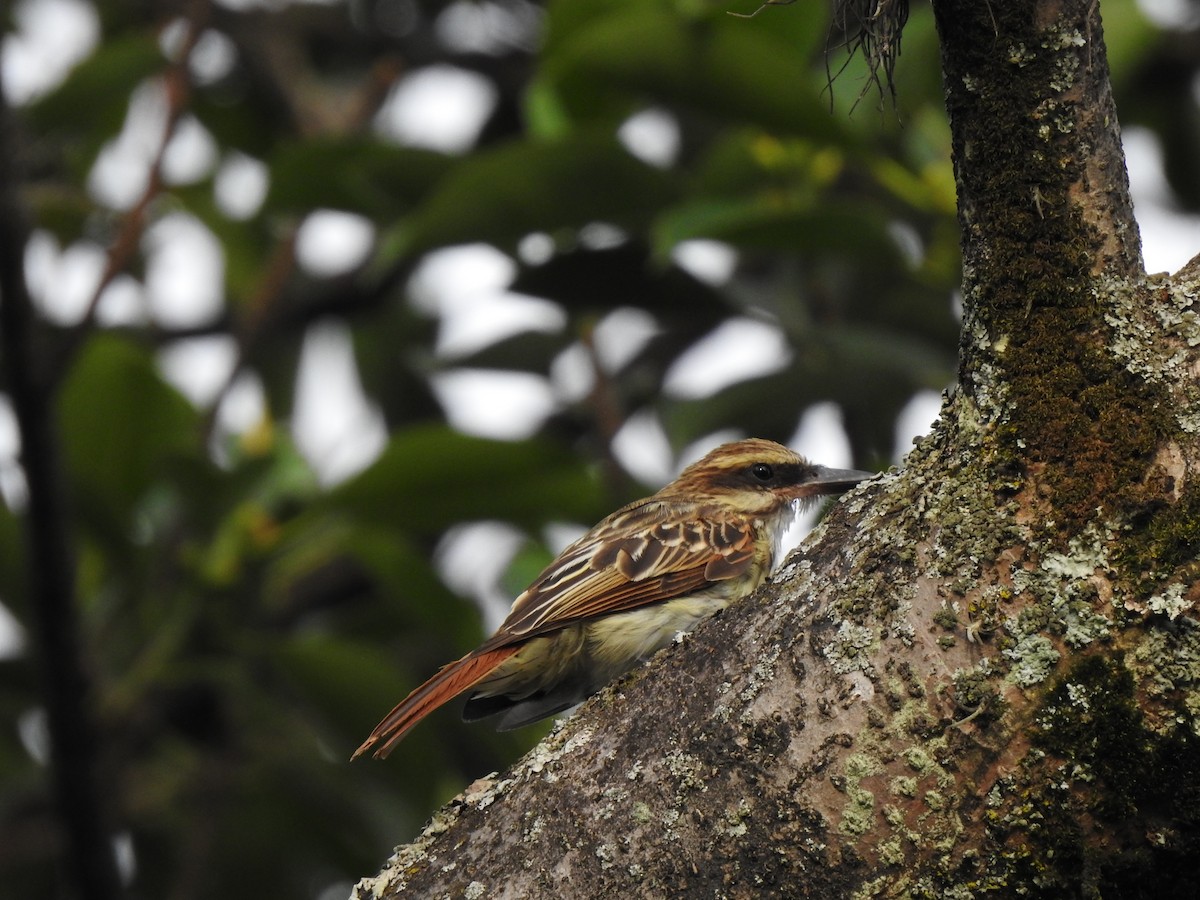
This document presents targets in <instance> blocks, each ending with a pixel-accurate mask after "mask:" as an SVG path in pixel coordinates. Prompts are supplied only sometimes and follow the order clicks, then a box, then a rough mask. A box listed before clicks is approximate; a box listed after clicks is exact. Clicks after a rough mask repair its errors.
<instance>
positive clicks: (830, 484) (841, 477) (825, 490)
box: [801, 466, 875, 497]
mask: <svg viewBox="0 0 1200 900" xmlns="http://www.w3.org/2000/svg"><path fill="white" fill-rule="evenodd" d="M814 468H815V469H816V472H815V474H814V475H813V477H812V478H806V479H805V480H804V484H802V485H801V488H802V489H803V493H802V494H801V496H804V497H816V496H818V495H819V494H840V493H841V492H842V491H848V490H850V488H852V487H854V486H855V485H856V484H858V483H859V482H860V481H866V480H867V479H868V478H871V477H873V476H874V475H875V473H874V472H862V471H860V470H858V469H830V468H828V467H827V466H815V467H814Z"/></svg>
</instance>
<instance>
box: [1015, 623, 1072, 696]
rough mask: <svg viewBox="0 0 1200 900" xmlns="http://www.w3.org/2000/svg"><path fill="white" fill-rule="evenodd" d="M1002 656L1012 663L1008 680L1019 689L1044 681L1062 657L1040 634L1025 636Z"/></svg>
mask: <svg viewBox="0 0 1200 900" xmlns="http://www.w3.org/2000/svg"><path fill="white" fill-rule="evenodd" d="M1004 655H1005V656H1006V657H1008V658H1009V659H1011V660H1012V662H1013V665H1012V668H1011V669H1010V670H1009V672H1008V676H1007V677H1008V680H1009V681H1011V682H1013V684H1018V685H1020V686H1021V687H1032V686H1033V685H1035V684H1037V683H1038V682H1041V681H1045V680H1046V679H1047V678H1048V677H1049V676H1050V673H1051V672H1052V671H1054V667H1055V666H1056V665H1058V661H1059V659H1060V658H1061V657H1062V654H1061V653H1059V652H1058V651H1057V650H1056V649H1054V643H1053V642H1052V641H1051V640H1050V639H1049V638H1048V637H1046V636H1045V635H1041V634H1028V635H1025V636H1024V637H1022V638H1021V639H1020V640H1019V641H1017V645H1016V646H1015V647H1010V648H1009V649H1007V650H1005V651H1004Z"/></svg>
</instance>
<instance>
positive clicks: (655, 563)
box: [354, 499, 755, 759]
mask: <svg viewBox="0 0 1200 900" xmlns="http://www.w3.org/2000/svg"><path fill="white" fill-rule="evenodd" d="M714 523H718V524H714ZM630 535H637V537H630ZM754 555H755V545H754V532H753V525H752V524H751V522H750V521H749V520H729V519H728V518H727V517H723V516H720V515H718V514H716V513H715V512H714V511H713V510H711V509H706V508H704V507H702V506H700V505H695V506H693V507H688V508H685V509H683V510H681V509H680V507H679V504H678V503H674V504H664V503H661V502H659V501H655V500H653V499H651V500H647V501H642V502H640V503H636V504H632V505H630V506H627V507H625V508H624V509H621V510H618V511H617V512H615V513H614V514H613V515H611V516H609V517H608V518H607V519H605V520H604V521H602V522H601V523H600V524H599V525H597V526H596V527H595V528H593V529H592V530H591V531H589V532H588V533H587V534H586V535H584V536H583V537H582V538H580V539H579V540H578V541H576V542H575V543H574V544H572V545H571V546H570V547H568V548H567V549H566V550H564V551H563V552H562V554H561V555H560V556H559V557H558V559H556V560H555V561H554V562H553V563H552V564H551V565H550V566H549V568H547V569H546V570H545V571H544V572H543V573H542V574H541V575H540V576H538V578H537V580H536V581H534V583H533V584H532V585H530V587H529V588H528V590H526V591H525V592H524V593H523V594H521V596H520V597H518V598H517V599H516V601H515V602H514V603H513V607H512V611H511V612H510V613H509V614H508V618H507V619H505V621H504V623H503V624H502V625H501V626H500V628H499V629H498V630H497V631H496V633H495V634H494V635H493V636H492V637H491V638H489V639H488V640H487V641H485V642H484V643H483V645H482V646H481V647H479V649H478V650H475V651H474V652H472V653H469V654H467V655H466V656H464V657H463V658H462V659H460V660H457V661H456V662H452V663H450V664H449V665H448V666H445V667H443V668H442V669H441V670H440V671H439V672H438V673H437V674H436V675H434V676H433V677H432V678H430V679H429V680H428V681H426V682H425V683H424V684H422V685H421V686H420V687H419V688H417V689H416V690H415V691H413V692H412V693H411V694H409V695H408V696H407V697H405V698H404V699H403V700H401V701H400V702H399V703H398V704H397V705H396V706H395V708H394V709H393V710H392V711H391V712H390V713H388V714H387V716H385V717H384V719H383V721H382V722H380V723H379V724H378V725H376V726H375V730H374V731H372V732H371V735H370V737H368V738H367V739H366V740H365V741H363V743H362V746H361V747H359V748H358V749H357V750H356V751H355V752H354V756H355V757H358V756H361V755H362V754H363V753H366V752H367V751H369V750H371V749H372V748H374V755H375V756H376V757H377V758H380V759H382V758H383V757H385V756H387V755H388V754H389V753H390V752H391V751H392V748H393V747H395V746H396V744H397V743H398V742H399V741H400V739H401V738H403V737H404V735H405V734H406V733H407V732H408V731H409V729H411V728H412V727H413V726H414V725H416V724H417V723H418V722H419V721H421V719H423V718H424V717H425V716H427V715H429V713H431V712H433V711H434V710H435V709H437V708H438V707H439V706H441V705H443V704H444V703H447V702H448V701H450V700H452V699H454V698H455V697H456V696H458V695H459V694H461V693H462V692H463V691H466V690H468V689H470V688H471V687H473V686H474V685H476V684H478V683H479V682H481V681H483V680H484V679H485V678H487V676H488V675H490V674H491V673H492V672H493V671H495V669H496V667H497V666H499V665H500V664H501V663H503V662H504V661H505V660H506V659H508V658H509V657H510V656H512V655H513V654H515V653H516V652H517V651H518V650H520V649H521V647H522V646H523V645H524V644H525V643H526V642H527V641H528V640H529V639H530V638H533V637H536V636H537V635H540V634H545V633H547V632H550V631H556V630H558V629H560V628H562V627H564V626H566V625H569V624H571V623H572V622H577V621H579V620H581V619H588V618H593V617H595V616H601V615H609V614H612V613H616V612H623V611H626V610H630V609H635V608H637V607H639V606H645V605H648V604H651V603H660V602H662V601H664V600H670V599H672V598H674V597H680V596H683V595H684V594H691V593H694V592H695V591H698V590H701V589H702V588H704V587H705V586H706V585H709V584H712V583H713V582H717V581H723V580H726V579H731V578H736V577H738V576H739V575H741V574H743V573H744V572H745V571H746V569H747V568H749V567H750V566H751V565H753V563H754ZM377 745H378V746H377Z"/></svg>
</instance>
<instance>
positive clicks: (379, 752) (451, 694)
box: [350, 644, 521, 759]
mask: <svg viewBox="0 0 1200 900" xmlns="http://www.w3.org/2000/svg"><path fill="white" fill-rule="evenodd" d="M519 649H521V648H520V645H519V644H510V645H508V646H505V647H497V648H493V649H489V650H485V649H484V648H483V647H481V648H480V649H479V650H476V651H474V652H473V653H468V654H467V655H466V656H464V657H463V658H462V659H459V660H455V661H454V662H452V663H450V664H449V665H446V666H442V668H441V669H439V670H438V672H437V674H436V675H434V676H433V677H432V678H430V679H429V680H428V681H426V682H425V683H424V684H423V685H421V686H420V687H419V688H417V689H416V690H415V691H413V692H412V693H411V694H409V695H408V696H407V697H405V698H404V699H403V700H401V701H400V702H399V703H397V704H396V705H395V707H394V708H393V709H392V711H391V712H390V713H388V714H387V715H386V716H384V718H383V721H382V722H380V723H379V724H378V725H376V726H375V730H374V731H372V732H371V734H370V736H369V737H368V738H367V739H366V740H365V741H363V742H362V746H360V747H359V748H358V749H357V750H355V751H354V755H353V756H352V757H350V758H351V759H356V758H357V757H359V756H362V755H363V754H364V753H366V752H367V751H368V750H370V749H371V748H372V747H374V746H375V745H376V744H378V743H379V742H380V741H382V742H383V743H382V744H381V745H380V746H379V747H378V748H376V750H375V754H374V755H375V758H376V759H383V758H385V757H386V756H387V755H388V754H389V753H391V752H392V748H393V747H395V746H396V744H398V743H399V742H400V739H401V738H403V737H404V735H405V734H407V733H408V730H409V729H410V728H412V727H413V726H414V725H416V724H417V723H418V722H420V721H421V720H422V719H423V718H425V717H426V716H427V715H429V714H430V713H431V712H433V711H434V710H435V709H437V708H438V707H439V706H441V705H442V704H444V703H448V702H449V701H451V700H453V699H454V698H455V697H457V696H458V695H459V694H461V693H462V692H463V691H465V690H467V689H468V688H470V687H472V686H474V685H476V684H478V683H479V682H480V681H482V680H483V679H484V678H486V677H487V676H488V675H490V674H491V673H492V672H493V671H495V669H496V667H497V666H498V665H500V663H502V662H504V661H505V660H506V659H508V658H509V657H510V656H512V655H513V654H514V653H516V652H517V651H518V650H519Z"/></svg>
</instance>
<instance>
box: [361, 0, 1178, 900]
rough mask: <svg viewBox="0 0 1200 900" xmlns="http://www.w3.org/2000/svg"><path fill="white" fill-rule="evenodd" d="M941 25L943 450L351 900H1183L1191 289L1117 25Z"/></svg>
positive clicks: (1032, 2)
mask: <svg viewBox="0 0 1200 900" xmlns="http://www.w3.org/2000/svg"><path fill="white" fill-rule="evenodd" d="M933 5H934V10H935V15H936V17H937V23H938V28H939V32H940V35H941V38H942V46H943V51H942V63H943V70H944V76H945V84H946V101H947V108H948V110H949V114H950V122H951V126H952V131H953V149H954V164H955V173H956V178H957V183H958V191H959V218H960V222H961V226H962V234H963V251H964V252H963V262H964V266H963V269H964V272H963V306H964V322H963V335H962V342H961V367H960V376H959V385H958V389H957V390H956V391H955V392H954V393H953V394H952V395H951V396H949V397H948V398H947V401H946V403H945V404H944V408H943V411H942V415H941V418H940V420H939V422H938V424H937V425H936V427H935V428H934V430H933V433H932V434H931V435H930V436H929V437H927V438H925V439H924V440H923V441H922V442H921V443H920V444H919V445H918V446H917V447H916V449H915V450H914V451H913V453H912V454H911V455H910V456H909V458H908V459H907V461H906V463H905V466H904V468H903V469H902V470H901V471H898V472H890V473H887V474H885V475H882V476H880V477H878V478H876V479H874V480H872V481H871V482H870V483H869V484H867V485H866V486H863V487H860V488H859V489H857V490H856V491H854V492H853V493H852V494H850V495H849V496H847V497H846V498H845V499H844V500H843V501H842V502H841V503H840V504H839V505H838V506H837V508H836V509H835V510H834V511H833V512H832V514H831V515H830V516H829V517H828V518H827V520H826V522H825V523H824V525H823V526H822V527H821V529H820V530H819V532H818V533H816V534H814V535H813V537H812V538H811V539H810V540H809V541H808V543H807V544H806V545H805V547H804V548H803V549H802V550H801V551H800V552H798V553H797V554H796V555H794V556H793V557H791V558H790V560H789V561H788V562H787V564H786V565H785V566H784V568H783V570H782V572H781V573H780V574H779V576H778V578H777V579H776V580H775V581H774V583H772V584H771V585H768V586H767V588H765V589H764V590H763V591H760V592H759V593H758V594H757V595H756V596H755V597H754V598H752V599H751V600H749V601H747V602H745V603H743V604H741V605H739V606H738V607H736V608H733V609H731V610H728V611H727V612H726V613H724V614H723V615H721V616H719V617H718V618H717V619H715V620H713V621H711V622H709V623H707V624H706V625H704V626H703V627H701V628H699V629H698V630H697V631H696V632H695V633H694V634H693V635H691V636H689V637H688V638H687V639H686V640H684V641H682V642H681V644H680V645H678V646H674V647H672V648H670V649H669V650H667V651H665V652H663V653H661V654H659V655H658V656H657V657H656V658H655V659H654V660H653V661H652V662H651V663H650V664H648V665H647V666H645V667H644V668H642V669H640V670H638V671H637V672H635V673H634V674H633V675H631V676H630V677H629V678H626V679H624V680H623V681H621V682H620V683H618V684H617V685H615V686H613V687H610V688H609V689H607V690H606V691H604V692H602V693H601V694H600V695H599V696H597V697H596V698H594V699H593V700H592V701H590V702H589V703H588V704H587V705H586V706H585V707H584V708H583V709H582V710H581V711H580V712H579V713H578V714H577V715H576V716H574V717H573V718H571V719H569V720H568V721H567V722H566V723H565V724H563V725H562V726H561V727H560V728H559V729H558V730H557V731H556V732H555V733H554V734H553V735H551V736H550V737H549V738H547V739H546V740H545V741H543V742H542V744H541V745H540V746H539V747H537V748H536V749H535V750H534V751H533V752H531V753H530V754H529V755H528V756H527V757H526V758H525V759H523V760H522V761H520V762H519V763H518V764H517V765H516V766H514V767H513V768H512V769H511V770H509V772H508V773H506V774H505V775H503V776H495V777H492V778H488V779H483V780H481V781H479V782H477V783H476V784H474V785H472V786H471V787H470V788H469V789H468V790H467V791H466V792H465V793H464V794H463V795H462V796H460V797H459V798H458V799H457V800H455V801H454V802H453V803H451V804H450V805H449V806H447V807H446V808H445V809H443V810H442V811H440V812H439V813H438V814H437V815H436V816H435V817H434V819H433V821H432V822H431V823H430V825H429V826H428V827H427V828H426V830H425V831H424V832H423V833H422V834H421V835H420V837H419V838H418V839H417V841H416V842H415V843H413V844H410V845H407V846H404V847H401V848H400V849H399V850H398V851H397V855H396V856H395V857H394V858H393V859H392V860H391V861H390V862H389V864H388V865H387V867H386V868H385V869H384V871H383V872H382V873H381V874H380V875H379V876H378V877H377V878H375V879H368V880H364V881H363V882H361V883H360V884H359V886H358V888H357V895H358V896H359V897H363V898H365V897H375V896H414V897H434V896H439V897H440V896H453V897H541V896H546V897H550V896H553V897H561V896H569V897H608V896H637V897H682V896H686V897H764V896H779V897H802V896H816V897H836V896H846V895H850V894H857V895H860V896H909V895H916V896H937V897H969V896H975V895H978V894H984V893H988V892H992V893H1000V894H1003V895H1016V894H1024V895H1028V896H1039V895H1040V896H1053V897H1064V896H1105V897H1110V896H1111V897H1136V896H1147V897H1149V896H1154V897H1165V896H1178V895H1181V893H1184V892H1186V890H1187V889H1188V888H1191V889H1194V885H1195V883H1196V879H1197V877H1198V876H1200V853H1198V852H1197V851H1198V850H1200V847H1198V846H1197V837H1198V832H1197V818H1198V817H1200V738H1198V735H1200V627H1198V624H1197V613H1196V611H1195V609H1194V606H1195V605H1196V602H1197V600H1200V581H1198V577H1200V563H1198V562H1197V558H1198V556H1200V487H1198V486H1197V485H1196V483H1194V482H1193V480H1192V479H1193V478H1195V477H1196V474H1197V472H1198V471H1200V468H1198V459H1200V456H1198V452H1200V447H1198V441H1197V431H1198V429H1200V400H1198V389H1197V375H1198V374H1200V328H1198V326H1197V322H1196V315H1197V312H1200V264H1197V263H1193V264H1191V265H1190V266H1189V267H1188V268H1187V269H1185V270H1183V271H1182V272H1180V273H1178V274H1177V275H1176V276H1174V277H1173V278H1166V277H1162V276H1159V277H1154V278H1147V277H1146V276H1145V274H1144V272H1143V271H1142V264H1141V255H1140V248H1139V241H1138V235H1137V226H1136V224H1135V223H1134V220H1133V217H1132V207H1131V203H1130V199H1129V192H1128V185H1127V179H1126V175H1125V168H1124V161H1123V157H1122V154H1121V149H1120V141H1119V135H1118V126H1117V119H1116V113H1115V111H1114V108H1113V103H1112V96H1111V93H1110V90H1109V85H1108V78H1107V64H1106V61H1105V52H1104V42H1103V35H1102V31H1101V23H1100V15H1099V9H1098V4H1097V3H1096V0H1058V2H1051V0H1003V2H997V0H992V2H987V0H934V4H933ZM748 64H752V61H751V62H750V63H748ZM1185 886H1187V887H1185Z"/></svg>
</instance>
